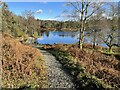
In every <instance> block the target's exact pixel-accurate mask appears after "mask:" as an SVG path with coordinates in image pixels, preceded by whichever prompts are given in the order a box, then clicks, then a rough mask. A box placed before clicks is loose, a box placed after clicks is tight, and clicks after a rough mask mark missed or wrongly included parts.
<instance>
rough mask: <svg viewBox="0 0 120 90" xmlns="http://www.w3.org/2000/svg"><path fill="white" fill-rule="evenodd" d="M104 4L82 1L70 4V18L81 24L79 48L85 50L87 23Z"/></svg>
mask: <svg viewBox="0 0 120 90" xmlns="http://www.w3.org/2000/svg"><path fill="white" fill-rule="evenodd" d="M102 5H104V3H103V2H89V1H88V0H82V2H77V1H76V2H69V3H67V6H70V7H71V8H70V9H69V10H70V11H68V12H67V13H69V14H71V15H69V16H70V17H72V18H74V19H75V20H77V21H79V22H80V36H79V47H80V49H82V48H83V41H84V32H85V31H86V23H87V21H88V20H89V19H90V17H91V16H93V15H94V14H95V13H96V12H97V11H98V10H99V9H100V8H101V7H102Z"/></svg>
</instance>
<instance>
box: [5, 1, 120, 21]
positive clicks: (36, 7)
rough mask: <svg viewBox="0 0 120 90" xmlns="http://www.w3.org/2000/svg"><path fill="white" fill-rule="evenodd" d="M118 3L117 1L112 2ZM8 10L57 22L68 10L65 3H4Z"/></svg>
mask: <svg viewBox="0 0 120 90" xmlns="http://www.w3.org/2000/svg"><path fill="white" fill-rule="evenodd" d="M114 1H119V0H114ZM6 3H7V4H8V8H9V10H10V11H12V12H13V13H14V14H16V15H22V12H24V11H25V10H31V11H33V12H35V15H34V17H35V18H36V19H42V20H59V19H61V18H60V17H58V16H61V17H64V13H63V11H64V10H66V9H68V8H67V7H66V6H65V4H66V2H6Z"/></svg>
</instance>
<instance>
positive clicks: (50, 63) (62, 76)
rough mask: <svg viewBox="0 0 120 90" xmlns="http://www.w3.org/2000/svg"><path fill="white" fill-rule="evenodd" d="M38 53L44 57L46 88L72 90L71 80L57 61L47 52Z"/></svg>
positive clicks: (73, 87) (73, 86)
mask: <svg viewBox="0 0 120 90" xmlns="http://www.w3.org/2000/svg"><path fill="white" fill-rule="evenodd" d="M40 51H41V53H42V54H43V56H44V60H45V64H46V69H47V82H48V83H47V88H72V90H74V89H75V85H74V83H73V82H72V80H73V78H72V77H71V76H69V75H68V74H67V73H66V72H65V71H64V70H63V67H62V65H61V64H60V63H59V61H57V60H56V58H55V57H54V56H53V55H52V54H50V53H49V52H47V51H45V50H40Z"/></svg>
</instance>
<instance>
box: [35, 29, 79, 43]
mask: <svg viewBox="0 0 120 90" xmlns="http://www.w3.org/2000/svg"><path fill="white" fill-rule="evenodd" d="M78 37H79V32H70V31H69V32H68V31H64V32H62V31H49V32H43V33H42V34H41V35H40V37H39V38H37V42H38V43H39V44H54V43H56V44H73V43H77V42H78Z"/></svg>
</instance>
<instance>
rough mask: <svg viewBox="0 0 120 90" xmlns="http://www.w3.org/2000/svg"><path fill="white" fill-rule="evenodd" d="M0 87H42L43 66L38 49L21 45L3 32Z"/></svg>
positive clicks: (43, 80)
mask: <svg viewBox="0 0 120 90" xmlns="http://www.w3.org/2000/svg"><path fill="white" fill-rule="evenodd" d="M2 51H3V59H2V68H3V72H2V87H3V88H19V87H22V86H30V87H40V88H41V87H43V86H44V83H45V66H44V61H43V60H42V54H41V53H40V51H39V50H37V49H35V48H32V47H31V46H28V45H23V44H21V43H20V42H18V41H17V40H15V39H14V37H12V36H10V35H8V34H4V35H3V43H2Z"/></svg>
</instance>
